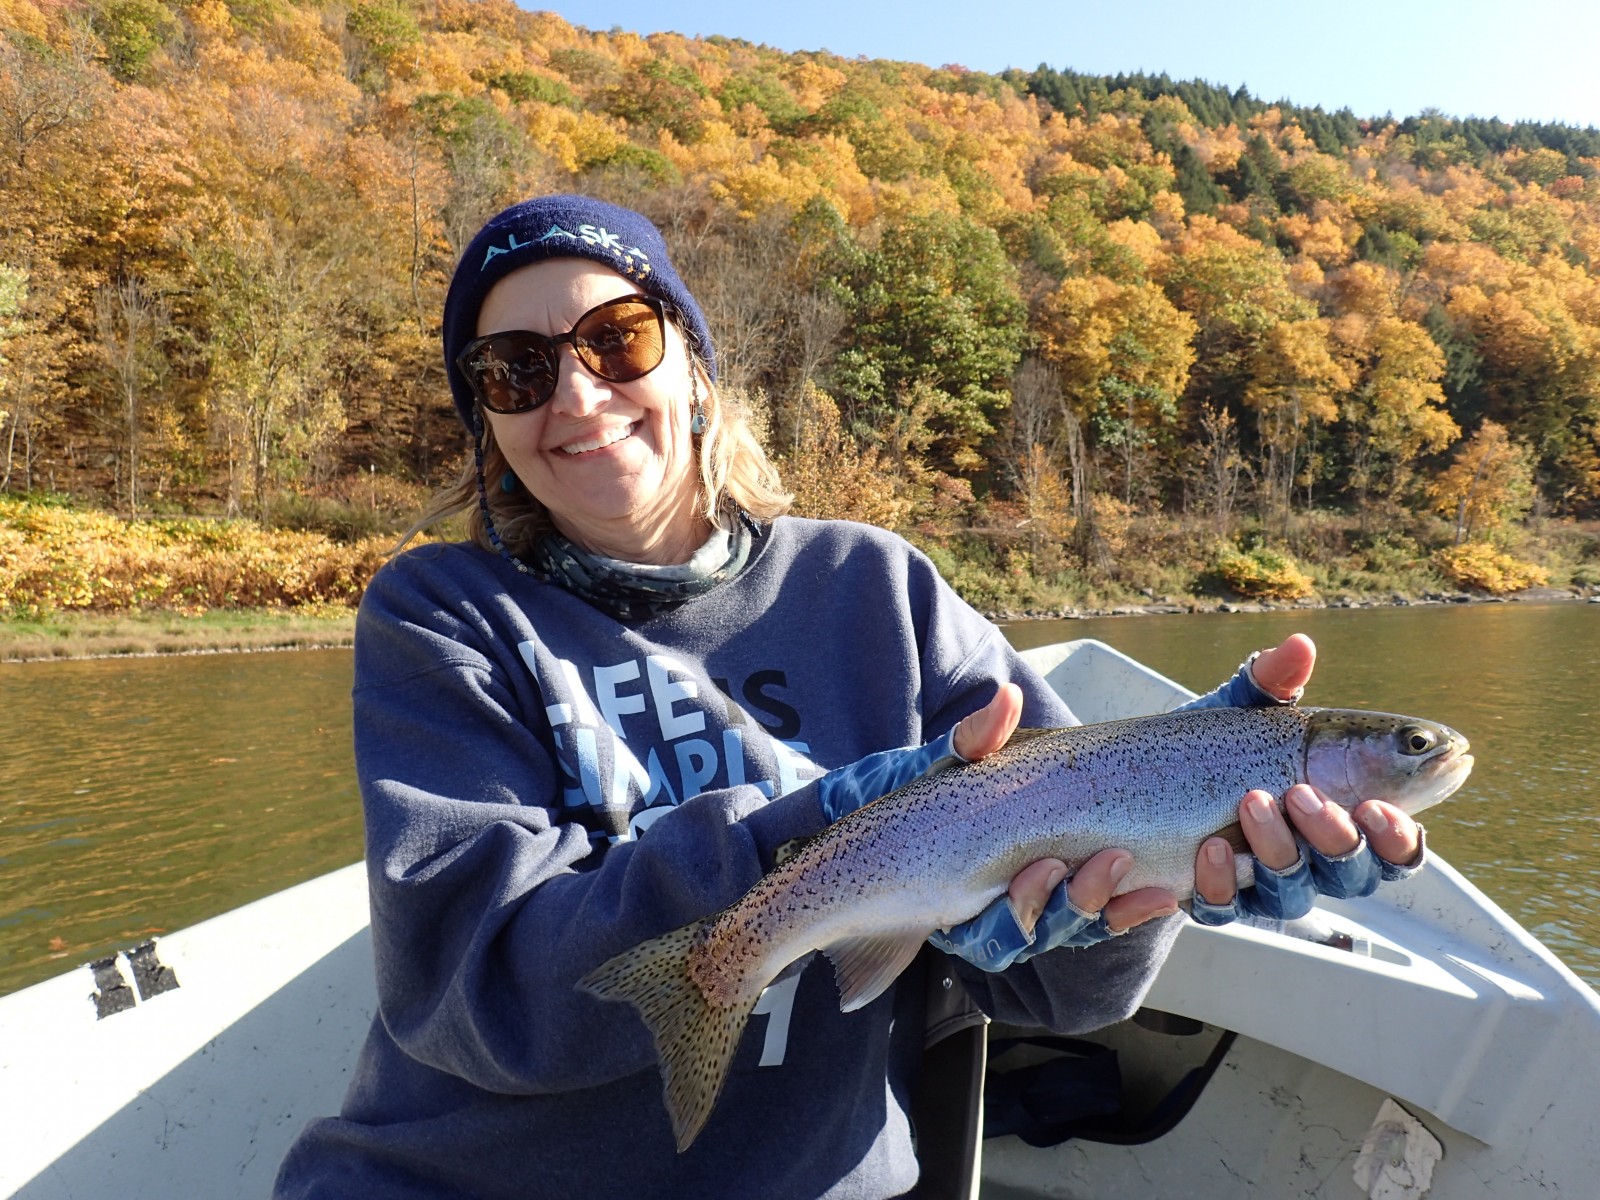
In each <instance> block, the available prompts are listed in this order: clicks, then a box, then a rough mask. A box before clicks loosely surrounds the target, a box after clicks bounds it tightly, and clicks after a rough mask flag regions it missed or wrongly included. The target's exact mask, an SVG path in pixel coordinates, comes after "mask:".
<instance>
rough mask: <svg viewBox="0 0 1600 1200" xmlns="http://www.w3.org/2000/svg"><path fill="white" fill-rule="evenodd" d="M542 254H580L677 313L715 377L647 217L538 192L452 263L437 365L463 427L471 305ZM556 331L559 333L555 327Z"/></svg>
mask: <svg viewBox="0 0 1600 1200" xmlns="http://www.w3.org/2000/svg"><path fill="white" fill-rule="evenodd" d="M547 258H587V259H592V260H593V261H595V262H597V263H599V264H600V265H601V266H605V267H610V268H611V269H612V270H613V271H615V272H616V273H617V274H619V275H621V276H623V278H625V279H627V280H628V281H629V282H630V283H632V284H633V285H634V286H635V287H636V288H638V290H639V291H641V292H643V293H645V294H646V295H650V296H656V297H659V298H660V299H662V300H665V301H667V302H668V303H669V304H671V305H672V306H673V307H674V308H676V309H677V310H678V317H679V320H680V322H681V324H682V326H683V328H684V331H685V332H686V333H687V334H688V338H689V343H690V346H691V347H692V348H693V349H694V350H695V351H696V352H697V353H698V354H699V355H700V357H701V358H702V359H704V360H705V363H706V368H707V370H709V371H710V372H711V377H712V378H713V379H715V378H716V375H717V359H716V349H715V347H714V346H713V345H712V343H711V331H710V329H708V328H707V327H706V319H705V315H704V314H703V313H702V312H701V311H700V306H699V305H698V304H696V303H695V300H694V297H693V296H691V295H690V294H689V289H688V288H686V287H685V286H684V285H683V280H681V279H679V278H678V273H677V272H676V271H674V270H673V269H672V263H671V262H670V261H668V259H667V244H666V243H665V242H664V241H662V239H661V233H660V231H659V230H657V229H656V227H655V226H654V225H652V224H651V223H650V222H649V221H648V220H647V219H645V218H644V217H642V216H640V215H639V214H638V213H636V212H633V211H632V210H631V209H626V208H619V207H617V206H616V205H615V204H607V203H606V202H605V201H603V200H596V199H594V198H593V197H592V196H538V197H535V198H534V199H532V200H524V201H523V202H522V203H521V204H513V205H512V206H511V207H510V208H508V209H506V210H505V211H504V212H502V213H500V214H499V215H498V216H496V217H493V218H492V219H491V220H490V221H489V223H488V224H487V225H485V226H484V227H483V228H482V229H480V230H479V231H478V235H477V237H475V238H473V239H472V242H471V244H470V245H468V246H467V249H466V252H465V253H464V254H462V256H461V261H460V263H458V264H457V265H456V273H455V275H454V277H453V278H452V279H451V280H450V291H449V293H448V294H447V295H446V296H445V301H444V364H445V372H446V374H447V375H448V376H449V378H450V391H451V393H452V394H453V395H454V396H455V402H456V411H457V412H458V413H460V414H461V420H462V421H463V422H464V423H465V424H466V427H467V428H468V429H469V430H470V429H471V428H472V412H473V408H474V407H475V405H476V403H477V401H476V399H475V398H474V396H473V394H472V389H471V388H470V387H469V386H468V385H467V381H466V379H465V378H464V377H463V376H462V374H461V372H460V371H459V370H457V369H456V356H457V355H458V354H460V353H461V351H462V348H463V347H465V346H466V344H467V343H468V342H470V341H471V340H472V339H473V338H475V337H477V336H478V310H479V309H481V308H482V307H483V298H484V297H485V296H487V295H488V294H489V289H490V288H492V287H493V286H494V285H495V284H496V283H498V282H499V281H500V280H502V279H504V278H505V277H506V276H507V275H509V274H511V272H512V271H515V270H517V269H518V268H519V267H525V266H527V265H528V264H529V263H536V262H543V261H544V260H545V259H547ZM556 332H560V331H556Z"/></svg>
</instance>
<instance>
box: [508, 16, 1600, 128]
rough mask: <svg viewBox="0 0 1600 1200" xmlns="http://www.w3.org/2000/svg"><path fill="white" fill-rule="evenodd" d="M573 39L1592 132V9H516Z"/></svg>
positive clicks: (1596, 27) (1595, 32)
mask: <svg viewBox="0 0 1600 1200" xmlns="http://www.w3.org/2000/svg"><path fill="white" fill-rule="evenodd" d="M520 2H521V3H523V4H524V5H525V6H526V7H528V8H543V9H551V10H553V11H555V12H558V13H560V14H561V15H562V16H563V17H564V18H566V19H567V20H568V21H570V22H572V23H573V24H575V25H583V26H586V27H587V28H589V29H595V30H605V29H610V28H611V27H613V26H619V27H621V28H623V29H629V30H633V31H635V32H638V33H654V32H657V31H660V30H673V31H676V32H678V33H683V34H688V35H691V36H692V35H695V34H714V33H720V34H725V35H726V36H728V37H740V38H745V39H746V40H748V41H752V42H759V43H765V44H767V45H769V46H774V47H777V48H778V49H781V50H817V49H827V50H831V51H833V52H834V53H835V54H841V55H844V56H846V57H855V56H857V55H864V56H865V57H867V58H893V59H901V60H905V61H909V62H919V63H927V64H929V65H931V66H940V65H942V64H944V63H961V64H963V65H964V66H967V67H971V68H972V69H974V70H980V71H1001V70H1004V69H1005V68H1006V67H1012V66H1014V67H1022V68H1024V69H1032V68H1033V67H1036V66H1038V65H1039V64H1040V63H1041V62H1044V63H1048V64H1049V65H1050V66H1052V67H1057V68H1071V69H1072V70H1076V71H1084V72H1089V73H1092V74H1115V73H1117V72H1118V71H1139V70H1143V71H1148V72H1150V73H1152V74H1156V73H1159V72H1161V71H1165V72H1167V74H1169V75H1171V76H1172V77H1173V78H1174V79H1204V80H1208V81H1209V82H1211V83H1217V84H1222V85H1225V86H1227V87H1230V88H1233V87H1237V86H1238V85H1240V84H1244V85H1245V86H1246V87H1248V88H1249V89H1250V91H1251V93H1252V94H1253V95H1255V96H1258V97H1261V98H1263V99H1266V100H1278V99H1285V98H1287V99H1289V100H1292V101H1294V102H1295V103H1297V104H1305V105H1314V104H1320V105H1322V106H1323V108H1325V109H1328V110H1329V111H1333V110H1335V109H1339V108H1344V107H1349V108H1350V109H1352V110H1354V112H1355V113H1356V115H1357V116H1382V115H1383V114H1384V113H1390V112H1392V113H1393V114H1394V115H1395V116H1396V117H1405V116H1411V115H1414V114H1416V113H1418V112H1421V111H1422V110H1423V109H1424V108H1430V107H1431V108H1438V109H1441V110H1443V111H1444V112H1446V113H1448V114H1450V115H1451V116H1481V117H1491V116H1498V117H1500V118H1502V119H1504V120H1518V119H1526V120H1536V121H1562V122H1565V123H1567V124H1571V125H1597V126H1600V0H1322V2H1320V3H1318V2H1312V3H1307V0H1271V2H1266V0H1182V2H1181V3H1180V2H1179V0H1031V2H1029V0H987V2H985V0H976V2H969V3H962V4H956V3H951V2H950V0H922V2H920V3H909V2H904V0H887V2H881V3H878V2H874V0H737V2H734V0H697V2H695V3H690V2H689V0H653V2H650V3H645V2H643V0H554V2H553V3H551V2H545V3H541V2H540V0H520Z"/></svg>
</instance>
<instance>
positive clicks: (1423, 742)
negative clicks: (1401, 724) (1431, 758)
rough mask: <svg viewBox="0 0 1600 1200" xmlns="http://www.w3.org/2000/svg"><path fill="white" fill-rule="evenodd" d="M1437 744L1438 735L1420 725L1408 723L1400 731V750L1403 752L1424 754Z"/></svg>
mask: <svg viewBox="0 0 1600 1200" xmlns="http://www.w3.org/2000/svg"><path fill="white" fill-rule="evenodd" d="M1438 744H1439V738H1438V735H1437V734H1435V733H1434V732H1433V730H1431V729H1424V728H1422V726H1420V725H1408V726H1406V727H1405V728H1404V729H1402V730H1401V731H1400V750H1401V752H1402V753H1404V754H1426V753H1427V752H1428V751H1429V750H1432V749H1433V748H1434V747H1435V746H1437V745H1438Z"/></svg>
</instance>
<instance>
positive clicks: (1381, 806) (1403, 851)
mask: <svg viewBox="0 0 1600 1200" xmlns="http://www.w3.org/2000/svg"><path fill="white" fill-rule="evenodd" d="M1328 807H1329V808H1335V807H1337V806H1336V805H1332V804H1330V805H1329V806H1328ZM1341 811H1342V810H1341ZM1355 818H1356V820H1357V821H1358V822H1359V823H1360V825H1361V828H1362V829H1364V830H1365V831H1366V834H1367V841H1368V843H1370V844H1371V846H1372V852H1373V853H1374V854H1376V855H1377V856H1378V857H1379V858H1381V859H1383V860H1384V861H1385V862H1391V863H1394V864H1395V865H1396V866H1401V867H1405V866H1410V865H1412V864H1413V863H1414V862H1415V861H1416V858H1417V851H1419V850H1420V849H1421V848H1422V833H1421V831H1420V830H1419V829H1418V828H1417V823H1416V822H1415V821H1413V820H1412V819H1411V817H1410V816H1409V815H1407V814H1406V813H1404V812H1402V811H1400V809H1398V808H1396V807H1395V806H1394V805H1392V804H1385V803H1384V802H1383V801H1382V800H1365V801H1362V803H1360V804H1358V805H1356V812H1355Z"/></svg>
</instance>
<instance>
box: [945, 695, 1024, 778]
mask: <svg viewBox="0 0 1600 1200" xmlns="http://www.w3.org/2000/svg"><path fill="white" fill-rule="evenodd" d="M1020 720H1022V689H1021V688H1019V687H1018V686H1017V685H1016V684H1014V683H1003V684H1001V685H1000V689H999V690H998V691H997V692H995V694H994V699H993V700H991V701H989V703H988V704H986V705H984V707H982V708H980V709H979V710H978V711H977V712H975V713H973V714H972V715H971V716H968V717H964V718H963V719H962V721H961V723H960V724H959V725H957V726H956V736H955V747H956V753H957V754H959V755H960V756H961V757H962V758H964V759H966V760H967V761H968V762H977V761H978V760H979V759H980V758H985V757H987V756H988V755H990V754H993V753H994V752H995V751H996V750H998V749H1000V747H1001V746H1004V745H1005V744H1006V740H1007V739H1008V738H1009V737H1010V736H1011V734H1012V732H1013V731H1014V730H1015V729H1016V727H1017V722H1018V721H1020Z"/></svg>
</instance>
